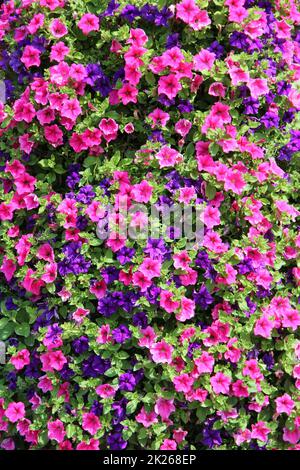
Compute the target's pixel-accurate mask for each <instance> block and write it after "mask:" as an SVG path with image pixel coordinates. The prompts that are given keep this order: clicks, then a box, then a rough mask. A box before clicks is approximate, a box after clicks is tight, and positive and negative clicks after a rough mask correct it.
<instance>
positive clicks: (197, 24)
mask: <svg viewBox="0 0 300 470" xmlns="http://www.w3.org/2000/svg"><path fill="white" fill-rule="evenodd" d="M176 18H180V19H181V20H182V21H184V23H187V24H189V25H190V26H191V28H192V29H194V30H195V31H199V30H201V29H203V28H205V27H206V26H208V25H209V24H210V23H211V21H210V19H209V16H208V14H207V12H206V11H205V10H200V8H199V7H198V6H197V5H196V3H195V1H194V0H183V1H182V2H180V3H179V4H177V5H176Z"/></svg>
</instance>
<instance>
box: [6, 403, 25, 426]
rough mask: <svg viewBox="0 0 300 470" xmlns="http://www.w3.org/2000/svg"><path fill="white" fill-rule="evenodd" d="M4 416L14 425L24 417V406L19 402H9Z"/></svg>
mask: <svg viewBox="0 0 300 470" xmlns="http://www.w3.org/2000/svg"><path fill="white" fill-rule="evenodd" d="M4 416H6V418H7V419H8V420H9V421H10V422H11V423H16V422H17V421H20V420H21V419H23V418H24V416H25V406H24V403H22V402H21V401H19V402H15V401H13V402H11V403H9V405H8V407H7V408H6V410H5V413H4Z"/></svg>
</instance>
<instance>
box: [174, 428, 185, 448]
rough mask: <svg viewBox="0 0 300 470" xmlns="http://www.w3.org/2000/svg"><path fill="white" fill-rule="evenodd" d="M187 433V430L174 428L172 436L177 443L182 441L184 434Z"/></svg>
mask: <svg viewBox="0 0 300 470" xmlns="http://www.w3.org/2000/svg"><path fill="white" fill-rule="evenodd" d="M187 434H188V432H187V431H184V430H183V429H181V428H179V429H175V431H173V438H174V440H175V441H176V442H177V444H180V443H181V442H182V441H184V439H185V436H186V435H187Z"/></svg>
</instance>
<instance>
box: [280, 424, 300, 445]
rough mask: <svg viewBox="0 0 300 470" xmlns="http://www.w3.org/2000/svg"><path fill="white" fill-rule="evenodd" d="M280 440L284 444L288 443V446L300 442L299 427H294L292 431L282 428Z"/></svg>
mask: <svg viewBox="0 0 300 470" xmlns="http://www.w3.org/2000/svg"><path fill="white" fill-rule="evenodd" d="M282 439H283V440H284V442H289V443H290V444H297V442H298V441H299V440H300V427H297V426H295V428H294V429H293V430H290V429H287V428H283V436H282Z"/></svg>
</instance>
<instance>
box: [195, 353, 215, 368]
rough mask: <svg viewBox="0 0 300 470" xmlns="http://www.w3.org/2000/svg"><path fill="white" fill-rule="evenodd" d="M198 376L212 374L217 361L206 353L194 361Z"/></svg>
mask: <svg viewBox="0 0 300 470" xmlns="http://www.w3.org/2000/svg"><path fill="white" fill-rule="evenodd" d="M194 363H195V365H196V367H197V372H198V374H207V373H208V374H211V372H212V371H213V367H214V363H215V360H214V358H213V356H211V355H210V354H208V353H207V352H206V351H204V352H203V353H202V354H201V356H200V357H198V358H196V359H194Z"/></svg>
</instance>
